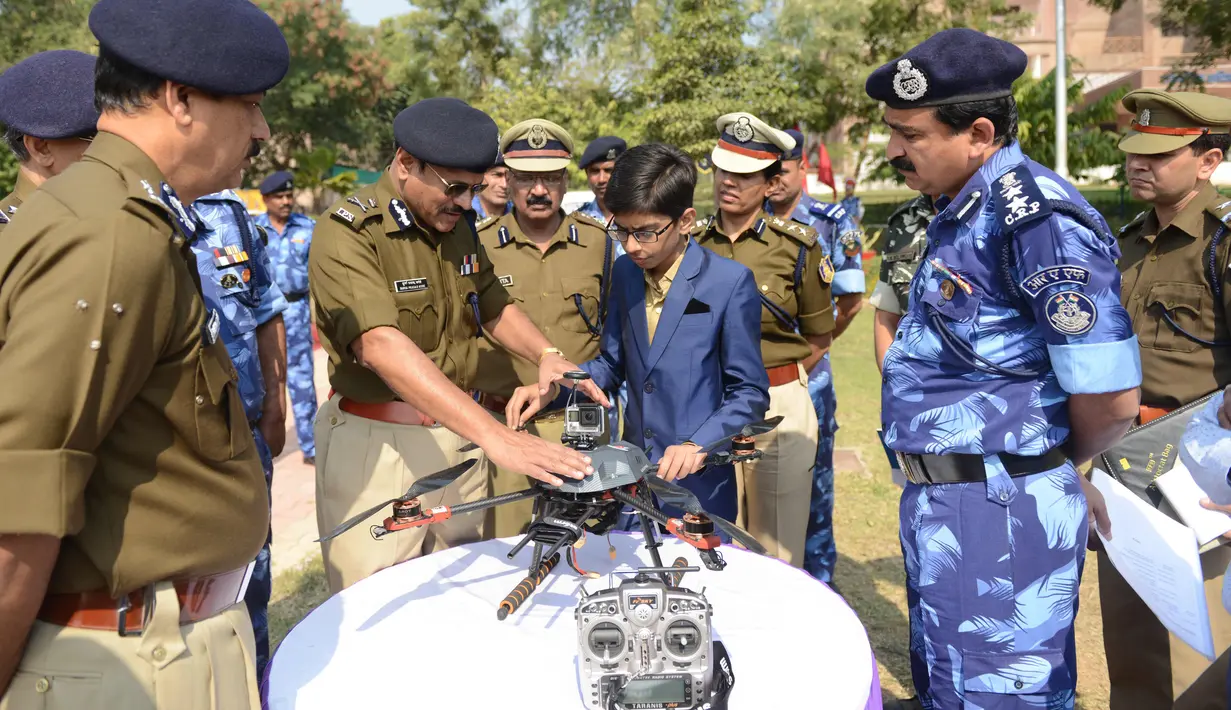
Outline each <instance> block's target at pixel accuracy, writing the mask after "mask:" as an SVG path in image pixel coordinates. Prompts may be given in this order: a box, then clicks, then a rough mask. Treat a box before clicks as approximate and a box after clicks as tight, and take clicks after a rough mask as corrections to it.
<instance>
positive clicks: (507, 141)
mask: <svg viewBox="0 0 1231 710" xmlns="http://www.w3.org/2000/svg"><path fill="white" fill-rule="evenodd" d="M500 153H501V155H503V156H504V164H505V165H507V166H508V167H510V168H512V169H513V170H521V171H524V172H529V173H549V172H553V171H555V170H563V169H564V168H567V167H568V165H569V163H571V162H573V137H572V136H570V135H569V133H568V131H566V130H564V129H563V128H561V127H560V126H558V125H556V124H554V123H552V122H551V121H548V120H547V119H545V118H531V119H529V120H527V121H522V122H521V123H519V124H517V125H516V126H513V127H512V128H510V129H509V130H508V131H506V132H505V134H504V135H503V136H501V137H500Z"/></svg>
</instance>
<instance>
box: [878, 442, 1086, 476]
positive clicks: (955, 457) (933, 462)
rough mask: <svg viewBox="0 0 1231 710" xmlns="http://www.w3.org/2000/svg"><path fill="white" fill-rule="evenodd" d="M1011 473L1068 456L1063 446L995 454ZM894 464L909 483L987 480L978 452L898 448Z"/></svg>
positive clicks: (1048, 466)
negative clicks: (1038, 451)
mask: <svg viewBox="0 0 1231 710" xmlns="http://www.w3.org/2000/svg"><path fill="white" fill-rule="evenodd" d="M996 457H997V458H999V459H1000V464H1001V465H1002V466H1004V468H1005V470H1006V471H1008V472H1009V475H1010V476H1012V477H1017V476H1029V475H1032V474H1035V473H1043V472H1044V471H1050V470H1052V469H1054V468H1059V467H1061V466H1063V465H1064V464H1065V462H1067V461H1068V460H1069V456H1068V454H1067V453H1065V446H1064V445H1063V444H1062V445H1060V446H1056V447H1053V448H1052V449H1050V450H1048V451H1047V453H1044V454H1039V455H1038V456H1019V455H1017V454H996ZM897 458H898V466H899V467H900V468H901V469H902V475H904V476H905V477H906V480H908V481H910V482H911V483H920V484H936V483H982V482H984V481H986V480H987V464H986V463H985V461H984V458H983V455H982V454H948V455H945V456H937V455H935V454H904V453H901V452H898V454H897Z"/></svg>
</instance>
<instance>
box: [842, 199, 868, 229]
mask: <svg viewBox="0 0 1231 710" xmlns="http://www.w3.org/2000/svg"><path fill="white" fill-rule="evenodd" d="M838 204H840V205H842V209H844V210H846V213H847V214H848V215H850V216H851V221H852V222H856V223H858V222H861V221H862V220H863V200H861V199H859V195H851V196H850V197H843V198H842V201H841V202H839V203H838Z"/></svg>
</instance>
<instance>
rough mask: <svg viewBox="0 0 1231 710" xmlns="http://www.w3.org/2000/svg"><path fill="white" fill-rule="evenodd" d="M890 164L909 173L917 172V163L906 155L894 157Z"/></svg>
mask: <svg viewBox="0 0 1231 710" xmlns="http://www.w3.org/2000/svg"><path fill="white" fill-rule="evenodd" d="M889 164H890V165H892V166H893V167H895V168H897V169H898V170H901V171H902V172H907V173H913V172H915V164H914V163H912V162H910V161H909V160H907V159H906V158H905V157H901V158H894V159H893V160H890V161H889Z"/></svg>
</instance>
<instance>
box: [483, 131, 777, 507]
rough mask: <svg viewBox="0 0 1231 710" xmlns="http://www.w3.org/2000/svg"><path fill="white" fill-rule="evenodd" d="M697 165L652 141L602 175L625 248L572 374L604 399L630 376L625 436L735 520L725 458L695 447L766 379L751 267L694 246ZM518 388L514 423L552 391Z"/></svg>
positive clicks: (726, 433) (758, 412) (615, 231)
mask: <svg viewBox="0 0 1231 710" xmlns="http://www.w3.org/2000/svg"><path fill="white" fill-rule="evenodd" d="M696 184H697V169H696V166H695V165H694V163H693V160H692V158H690V157H688V155H687V154H685V153H684V152H683V151H681V150H679V149H678V148H675V147H674V146H669V145H663V144H658V143H651V144H647V145H641V146H637V147H635V148H632V149H630V150H629V151H627V152H626V153H624V155H622V156H620V158H619V160H617V161H616V164H615V169H614V171H613V172H612V174H611V179H610V181H609V182H608V184H607V193H606V203H607V208H608V209H609V210H610V211H611V213H612V217H611V221H610V222H609V223H608V233H609V234H610V235H611V236H612V237H613V238H615V239H617V240H619V242H620V244H621V245H623V246H624V249H625V252H626V255H625V256H622V257H620V258H619V260H617V261H616V263H615V266H614V268H613V276H612V289H611V306H610V308H609V309H608V312H607V320H606V323H605V324H604V328H603V338H602V351H601V353H600V355H599V356H598V357H597V358H595V359H594V360H591V361H589V362H587V363H584V364H582V365H581V366H580V367H581V369H583V370H585V371H586V372H587V373H589V374H590V377H591V378H592V379H590V380H585V381H582V382H580V383H578V385H577V386H578V388H579V389H580V390H581V391H582V392H583V393H585V394H586V395H588V396H589V397H590V398H591V399H593V400H594V401H596V402H599V403H600V404H602V405H603V406H605V407H608V408H610V407H611V402H610V401H609V400H608V399H607V397H606V396H605V395H604V394H603V393H604V392H605V391H607V392H609V391H614V390H616V389H618V388H619V386H620V383H622V382H627V383H628V408H627V411H625V413H624V439H625V440H626V441H628V442H629V443H631V444H635V445H637V446H640V447H642V448H645V449H647V451H648V455H649V457H650V460H651V461H654V462H657V463H658V464H659V472H658V475H659V476H660V477H662V478H664V479H666V480H669V481H675V482H677V483H679V484H680V485H682V486H684V487H685V488H688V489H689V490H691V491H692V492H693V493H694V494H696V496H697V498H699V499H700V501H701V504H702V505H703V506H704V507H705V509H706V510H707V511H709V512H710V513H713V514H715V515H719V516H721V517H724V518H726V519H728V520H735V518H736V515H737V513H738V497H737V491H736V483H735V470H734V467H733V466H731V465H726V466H721V467H716V468H712V469H709V470H707V471H705V472H704V473H703V474H702V475H700V476H693V475H692V474H694V473H696V472H697V471H698V470H699V469H700V467H701V464H702V462H703V460H704V458H705V457H704V456H703V455H701V454H698V453H697V451H698V450H699V449H700V447H701V446H704V445H706V444H709V443H711V442H714V441H720V440H722V439H726V438H729V437H732V436H735V435H736V434H737V433H738V432H739V430H740V429H741V428H743V427H744V426H745V425H747V424H749V423H752V422H759V421H761V420H762V419H764V417H765V412H766V410H767V409H768V407H769V378H768V376H767V375H766V374H765V366H764V364H763V362H762V360H761V301H760V297H759V296H758V295H757V290H756V283H755V281H754V279H753V275H752V271H750V270H749V269H748V268H747V267H745V266H743V265H741V264H738V263H736V262H734V261H731V260H728V259H724V258H722V257H720V256H718V255H716V254H714V253H713V252H712V251H710V250H708V249H704V248H702V247H700V246H698V245H697V244H696V243H695V242H693V241H692V239H691V238H690V236H689V234H690V232H691V231H692V229H693V226H694V224H695V223H696V221H697V212H696V210H695V209H693V206H692V198H693V192H694V190H695V189H696ZM564 372H565V371H564V370H561V371H560V372H556V373H554V376H555V377H554V382H555V383H556V384H553V385H552V387H551V390H550V391H544V390H541V389H539V387H538V385H529V386H526V387H521V388H519V389H518V390H516V391H515V392H514V394H513V397H512V399H511V400H510V401H509V404H508V408H507V410H506V416H507V420H508V424H509V426H511V427H517V426H519V425H520V424H521V423H522V422H524V421H526V420H527V419H529V418H530V417H531V416H533V415H534V413H535V412H537V411H539V410H540V409H541V408H542V407H544V406H546V404H547V403H549V402H551V401H552V399H554V397H555V396H556V395H558V394H559V387H560V383H564V384H566V385H571V384H572V382H571V381H569V380H565V379H564Z"/></svg>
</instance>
